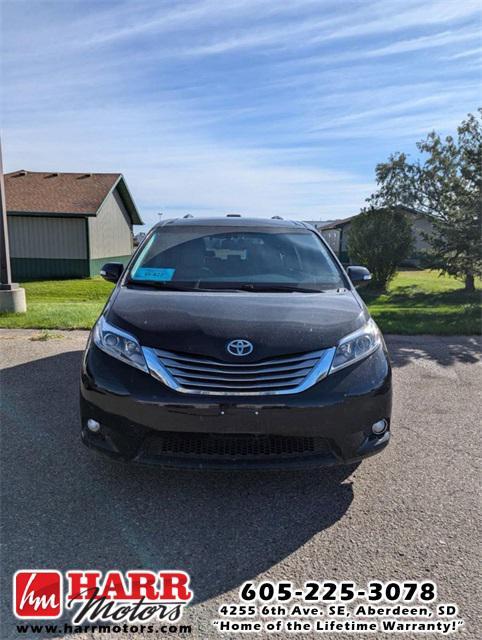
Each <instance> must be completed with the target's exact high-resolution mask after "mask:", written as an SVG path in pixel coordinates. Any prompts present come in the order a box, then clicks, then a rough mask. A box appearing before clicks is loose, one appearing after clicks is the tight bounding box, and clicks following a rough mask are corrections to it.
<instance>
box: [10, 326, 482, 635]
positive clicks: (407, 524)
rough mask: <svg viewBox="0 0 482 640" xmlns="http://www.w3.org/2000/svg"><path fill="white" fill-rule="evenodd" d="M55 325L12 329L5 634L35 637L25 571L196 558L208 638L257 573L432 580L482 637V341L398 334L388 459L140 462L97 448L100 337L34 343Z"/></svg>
mask: <svg viewBox="0 0 482 640" xmlns="http://www.w3.org/2000/svg"><path fill="white" fill-rule="evenodd" d="M39 333H40V332H36V331H3V332H0V351H1V355H2V358H1V360H2V367H3V371H2V378H1V397H2V409H3V417H2V442H1V444H2V447H1V462H2V466H1V510H2V535H1V541H2V580H3V584H2V593H3V597H2V602H1V604H2V607H3V611H2V625H3V626H2V631H1V638H2V639H5V640H8V639H10V638H16V637H19V636H17V634H16V632H15V620H14V618H13V615H12V613H11V596H10V593H11V579H12V574H13V573H14V572H15V571H16V570H17V569H20V568H57V569H70V568H86V569H87V568H98V569H101V570H107V569H111V568H116V569H121V570H127V569H133V568H136V569H140V568H150V569H160V568H181V569H184V570H187V571H188V572H189V573H190V574H191V580H192V587H193V590H194V592H195V602H194V604H193V606H192V607H191V608H190V609H189V611H188V613H187V614H186V615H185V617H184V618H183V622H186V623H191V624H192V630H193V632H192V634H191V636H190V637H192V638H211V637H214V632H213V630H212V628H211V626H210V620H211V619H212V618H214V617H215V615H216V610H217V607H218V606H219V605H220V604H221V603H223V602H229V601H236V600H237V590H238V587H239V586H240V584H241V583H242V582H244V581H245V580H248V579H252V578H257V579H260V578H263V579H269V580H281V579H283V580H286V579H289V580H291V581H293V582H295V583H297V584H299V585H302V584H303V583H304V582H305V581H306V580H309V579H315V580H323V579H329V578H334V579H346V580H354V581H356V582H357V583H359V584H364V583H366V582H367V581H368V580H370V579H381V580H389V579H399V580H407V579H411V580H413V579H418V580H422V579H425V578H430V579H432V580H435V581H436V582H437V584H438V588H439V600H440V601H445V602H455V603H457V604H458V605H459V607H460V610H461V612H460V613H461V616H462V617H463V618H465V620H466V627H465V629H464V631H463V632H461V635H462V636H463V637H465V638H476V637H480V631H479V632H477V622H476V621H477V610H478V607H479V602H480V596H481V593H480V589H479V585H480V574H479V572H478V566H479V561H480V555H479V552H480V527H479V526H478V524H479V522H480V520H479V518H480V510H479V506H480V500H479V496H480V474H479V468H480V453H481V446H480V406H481V390H482V385H481V382H482V376H481V369H480V362H478V358H479V354H480V342H479V341H477V340H476V339H475V338H469V337H453V338H436V337H429V336H425V337H424V336H420V337H415V338H414V337H396V336H391V337H388V339H387V343H388V345H389V349H390V353H391V357H392V360H393V364H394V385H395V387H394V392H395V395H394V416H393V441H392V443H391V444H390V446H389V448H388V449H387V450H386V451H385V452H383V453H382V454H381V455H380V456H377V457H375V458H372V459H370V460H367V461H365V462H364V463H362V464H361V465H359V466H357V467H356V468H353V467H351V468H348V469H335V470H326V471H318V472H307V473H301V472H296V473H295V472H283V473H281V472H273V473H259V472H253V473H244V472H243V473H240V472H238V473H233V474H227V473H212V472H211V473H202V472H187V471H183V472H175V471H163V470H159V469H146V468H138V467H136V468H134V467H129V466H123V465H119V464H116V463H113V462H110V461H108V460H105V459H103V458H99V457H97V456H96V454H95V453H93V452H91V451H89V450H87V449H85V448H84V447H83V446H82V445H81V444H80V441H79V434H78V431H79V424H78V421H79V420H78V390H77V387H78V372H79V365H80V358H81V353H82V349H83V346H84V344H85V340H86V336H87V334H86V332H80V331H76V332H53V334H54V336H56V337H53V338H52V339H49V340H46V341H39V340H32V337H35V336H38V334H39ZM477 415H479V417H478V418H477ZM479 630H480V627H479ZM24 637H25V636H24ZM51 637H52V636H51ZM75 637H76V638H86V637H87V636H84V635H79V634H77V635H76V636H75ZM103 637H106V636H105V635H104V636H103ZM112 637H114V636H112ZM123 637H124V636H123V635H116V636H115V638H123ZM136 637H137V636H136ZM151 637H152V636H151ZM230 637H235V636H230ZM257 637H258V636H257ZM292 637H295V636H292ZM304 637H307V636H306V635H305V636H304ZM336 637H337V638H340V639H342V638H345V637H355V636H344V635H342V634H336ZM357 637H361V636H357ZM371 637H373V636H371ZM403 637H405V638H407V637H410V636H407V635H405V636H403ZM418 637H420V636H418ZM431 637H433V636H431Z"/></svg>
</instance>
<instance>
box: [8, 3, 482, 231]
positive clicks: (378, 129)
mask: <svg viewBox="0 0 482 640" xmlns="http://www.w3.org/2000/svg"><path fill="white" fill-rule="evenodd" d="M1 6H2V38H1V44H2V51H1V56H2V63H3V64H2V87H3V91H2V136H3V151H4V165H5V170H6V171H12V170H16V169H20V168H22V169H30V170H37V171H41V170H43V171H50V170H52V171H54V170H55V171H107V172H111V171H120V172H122V173H123V174H124V175H125V177H126V180H127V183H128V185H129V187H130V189H131V192H132V194H133V196H134V198H135V200H136V202H137V205H138V207H139V209H140V211H141V214H142V216H143V217H144V219H145V221H146V222H148V223H152V222H154V221H155V220H156V219H157V215H156V214H157V212H159V211H162V212H164V214H165V216H167V217H172V216H176V215H179V214H184V213H186V212H189V213H192V214H194V215H200V216H201V215H209V214H223V213H227V212H231V213H233V212H235V213H244V214H251V215H255V216H266V215H275V214H278V215H282V216H287V217H294V218H299V219H305V220H307V219H310V220H318V219H331V218H338V217H346V216H349V215H352V214H354V213H357V212H358V211H359V209H360V207H361V206H362V205H363V203H364V199H365V198H366V197H367V196H368V195H369V194H370V193H371V191H372V190H373V188H374V167H375V165H376V163H377V162H380V161H383V160H385V159H386V157H387V156H388V155H389V153H391V152H393V151H397V150H398V151H406V152H408V153H412V154H413V153H415V151H416V150H415V142H416V141H417V140H418V139H420V138H421V137H423V136H424V135H425V133H427V132H428V131H430V130H431V129H436V130H438V131H440V132H442V133H449V132H453V131H454V130H455V127H456V125H457V123H458V122H460V120H462V119H463V117H464V116H465V115H466V114H467V113H468V112H470V111H471V112H473V111H475V109H476V108H477V107H478V106H479V105H480V103H482V100H481V73H480V68H481V59H482V55H481V54H482V48H481V3H480V0H423V1H422V0H394V1H392V0H366V1H365V0H344V1H343V0H336V1H332V0H297V1H291V2H288V1H286V2H284V1H280V0H270V1H269V2H268V1H264V0H199V1H196V2H192V1H186V2H185V1H179V2H174V1H165V0H153V1H143V0H139V1H132V0H129V1H128V2H127V1H126V2H123V1H116V2H111V1H110V0H98V1H96V2H94V1H88V0H87V1H86V0H81V1H77V0H54V1H44V0H2V2H1Z"/></svg>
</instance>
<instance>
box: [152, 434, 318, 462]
mask: <svg viewBox="0 0 482 640" xmlns="http://www.w3.org/2000/svg"><path fill="white" fill-rule="evenodd" d="M327 451H329V449H328V445H327V442H326V440H325V439H324V438H308V437H294V436H276V435H251V434H236V435H231V434H214V433H177V432H172V433H169V432H166V433H163V434H162V435H159V436H158V435H156V436H153V437H152V438H150V439H149V442H148V443H147V444H146V445H145V448H144V452H145V453H146V454H147V455H149V456H171V457H185V458H212V459H215V458H221V459H237V458H242V459H243V460H249V459H260V458H267V457H269V458H286V457H296V456H305V455H310V454H312V455H315V454H318V455H319V454H321V453H326V452H327Z"/></svg>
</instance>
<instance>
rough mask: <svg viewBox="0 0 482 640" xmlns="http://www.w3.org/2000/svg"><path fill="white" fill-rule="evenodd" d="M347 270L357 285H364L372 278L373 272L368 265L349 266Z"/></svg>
mask: <svg viewBox="0 0 482 640" xmlns="http://www.w3.org/2000/svg"><path fill="white" fill-rule="evenodd" d="M346 272H347V273H348V277H349V278H350V280H351V281H352V283H353V284H354V285H355V287H363V286H365V285H367V284H368V283H369V282H370V280H371V279H372V274H371V273H370V272H369V271H368V269H367V268H366V267H347V269H346Z"/></svg>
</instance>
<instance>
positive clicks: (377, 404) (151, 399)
mask: <svg viewBox="0 0 482 640" xmlns="http://www.w3.org/2000/svg"><path fill="white" fill-rule="evenodd" d="M101 275H102V276H103V277H104V278H105V279H106V280H109V281H112V282H116V286H115V288H114V290H113V292H112V295H111V296H110V298H109V300H108V302H107V304H106V306H105V308H104V310H103V311H102V314H101V315H100V318H99V319H98V320H97V322H96V324H95V326H94V328H93V330H92V332H91V335H90V337H89V340H88V344H87V348H86V351H85V355H84V358H83V363H82V372H81V420H82V431H81V434H82V440H83V442H84V443H85V444H86V445H87V446H89V447H92V448H94V449H96V450H98V451H101V452H103V453H105V454H107V455H109V456H111V457H113V458H117V459H119V460H123V461H133V462H141V463H148V464H160V465H163V466H171V467H174V466H175V467H193V468H204V467H214V468H229V469H232V468H250V467H252V468H275V467H294V468H297V467H307V466H308V467H310V466H311V467H316V466H322V465H332V464H339V463H351V462H354V461H358V460H360V459H362V458H365V457H367V456H370V455H373V454H375V453H377V452H379V451H381V450H382V449H383V448H384V447H385V446H386V445H387V444H388V441H389V438H390V414H391V370H390V364H389V360H388V357H387V351H386V347H385V343H384V340H383V337H382V335H381V333H380V331H379V329H378V327H377V325H376V324H375V322H374V321H373V320H372V319H371V318H370V315H369V313H368V310H367V308H366V306H365V305H364V303H363V301H362V300H361V298H360V296H359V295H358V293H357V291H356V288H355V287H356V286H359V285H361V284H366V283H367V282H368V281H369V279H370V277H371V276H370V274H369V272H368V271H367V269H365V268H363V267H359V266H349V267H347V269H346V271H345V270H344V269H343V267H342V265H341V264H340V262H339V261H338V259H337V258H336V256H335V255H334V253H333V252H332V251H331V249H330V248H329V246H328V244H327V243H326V242H325V240H324V238H323V237H322V235H321V234H320V233H319V232H318V231H317V230H316V229H314V228H313V227H311V226H310V225H308V224H306V223H303V222H296V221H286V220H283V219H281V218H279V217H275V218H272V219H269V220H264V219H248V218H246V219H244V218H241V217H238V216H236V217H234V216H228V217H225V218H209V219H208V218H206V219H194V218H192V217H191V216H186V217H184V218H181V219H176V220H168V221H165V222H162V223H159V224H157V225H156V226H155V227H154V228H153V229H152V230H151V231H150V232H149V234H148V235H147V236H146V238H145V240H144V241H143V242H142V244H141V245H140V246H139V247H138V249H137V250H136V252H135V254H134V255H133V257H132V259H131V260H130V262H129V264H128V265H127V266H126V267H125V268H124V267H123V265H122V264H118V263H109V264H106V265H104V267H103V269H102V271H101Z"/></svg>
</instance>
